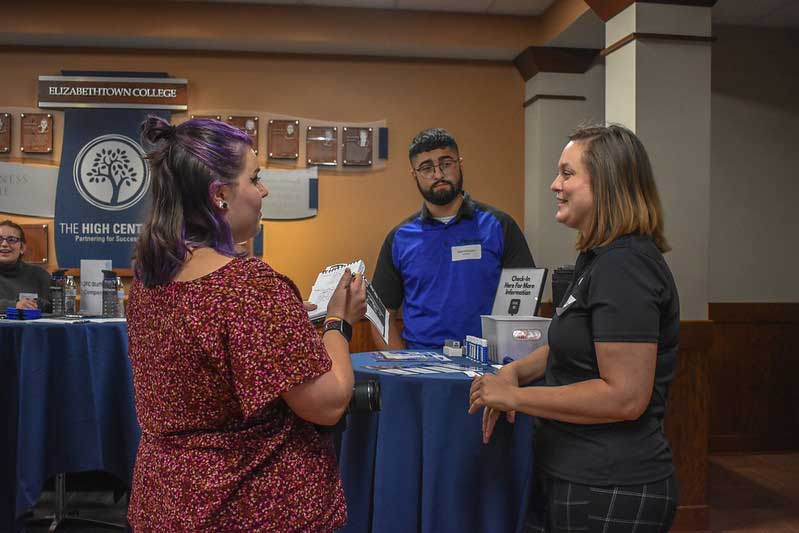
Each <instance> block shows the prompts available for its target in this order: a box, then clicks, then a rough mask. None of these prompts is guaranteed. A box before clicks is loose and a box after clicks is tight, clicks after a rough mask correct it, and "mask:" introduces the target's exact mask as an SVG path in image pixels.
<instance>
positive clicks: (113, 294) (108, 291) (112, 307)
mask: <svg viewBox="0 0 799 533" xmlns="http://www.w3.org/2000/svg"><path fill="white" fill-rule="evenodd" d="M118 279H119V277H118V276H117V273H116V272H114V271H113V270H103V318H117V317H118V316H119V309H118V304H119V301H118V300H117V280H118Z"/></svg>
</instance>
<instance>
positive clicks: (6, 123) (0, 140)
mask: <svg viewBox="0 0 799 533" xmlns="http://www.w3.org/2000/svg"><path fill="white" fill-rule="evenodd" d="M10 151H11V113H0V154H7V153H9V152H10Z"/></svg>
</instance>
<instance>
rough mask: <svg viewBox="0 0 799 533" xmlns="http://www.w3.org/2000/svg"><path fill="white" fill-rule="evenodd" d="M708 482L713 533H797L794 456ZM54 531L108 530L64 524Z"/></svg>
mask: <svg viewBox="0 0 799 533" xmlns="http://www.w3.org/2000/svg"><path fill="white" fill-rule="evenodd" d="M708 478H709V483H708V503H709V504H710V506H711V514H710V525H711V530H712V531H713V533H720V532H728V531H729V532H732V531H734V532H738V533H744V532H746V533H752V532H763V533H766V532H768V533H788V532H794V533H799V452H794V453H771V454H747V455H712V456H711V457H710V466H709V472H708ZM81 489H86V487H85V486H84V487H81ZM67 507H68V509H69V510H76V509H77V511H78V516H80V517H84V518H95V519H99V520H105V521H110V522H124V518H125V509H126V498H124V497H123V498H121V499H119V500H118V501H114V496H113V493H112V492H111V491H89V490H80V491H75V492H70V494H69V499H68V501H67ZM52 509H53V493H52V492H45V493H44V494H43V495H42V499H41V500H40V501H39V503H38V504H37V506H36V508H35V509H34V510H33V513H34V514H33V516H34V518H38V517H42V516H44V515H46V514H47V513H50V512H52ZM27 529H28V532H29V533H44V532H46V531H47V530H48V526H46V525H43V526H29V527H28V528H27ZM58 531H65V532H73V533H99V532H102V531H110V530H109V529H101V528H95V527H87V526H83V525H69V524H67V525H66V526H65V527H59V528H58Z"/></svg>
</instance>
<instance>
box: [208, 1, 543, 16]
mask: <svg viewBox="0 0 799 533" xmlns="http://www.w3.org/2000/svg"><path fill="white" fill-rule="evenodd" d="M200 1H204V2H211V3H232V4H271V5H288V6H322V7H356V8H366V9H401V10H411V11H444V12H454V13H485V14H487V15H525V16H532V15H540V14H541V13H543V12H544V11H545V10H546V9H547V8H548V7H549V6H550V5H551V4H553V3H554V2H555V0H200Z"/></svg>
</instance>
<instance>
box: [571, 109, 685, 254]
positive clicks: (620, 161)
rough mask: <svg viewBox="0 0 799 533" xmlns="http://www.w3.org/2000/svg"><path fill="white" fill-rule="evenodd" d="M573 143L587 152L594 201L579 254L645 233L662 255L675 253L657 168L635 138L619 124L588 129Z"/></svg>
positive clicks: (576, 135)
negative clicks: (665, 221) (666, 224)
mask: <svg viewBox="0 0 799 533" xmlns="http://www.w3.org/2000/svg"><path fill="white" fill-rule="evenodd" d="M569 140H571V141H574V142H576V143H580V144H582V145H583V147H584V150H585V151H584V152H583V159H582V162H583V164H584V165H585V168H586V170H587V172H588V174H589V176H591V189H592V192H593V195H594V212H593V215H592V220H591V225H590V226H589V229H588V231H587V233H585V234H583V233H582V232H581V233H580V235H579V237H578V239H577V248H578V249H580V250H588V249H590V248H595V247H597V246H604V245H606V244H610V243H611V242H613V241H614V240H616V239H618V238H619V237H621V236H622V235H626V234H628V233H639V234H641V235H649V236H650V237H652V239H653V240H654V241H655V245H657V247H658V248H659V249H660V251H661V252H667V251H669V250H670V249H671V247H670V246H669V244H668V242H666V237H665V236H664V235H663V208H662V207H661V205H660V196H659V195H658V190H657V186H656V185H655V178H654V176H653V174H652V164H651V163H650V162H649V156H648V155H647V153H646V150H645V149H644V145H643V144H641V141H640V140H639V139H638V137H636V135H635V133H633V132H632V131H630V130H628V129H627V128H625V127H624V126H619V125H617V124H611V125H610V126H582V127H579V128H578V129H577V130H575V131H574V132H573V133H572V134H571V135H569Z"/></svg>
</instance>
